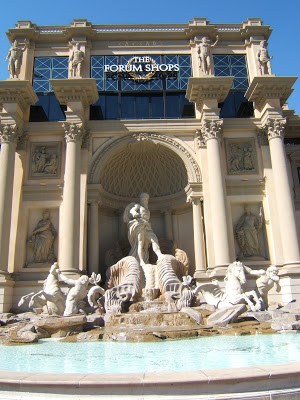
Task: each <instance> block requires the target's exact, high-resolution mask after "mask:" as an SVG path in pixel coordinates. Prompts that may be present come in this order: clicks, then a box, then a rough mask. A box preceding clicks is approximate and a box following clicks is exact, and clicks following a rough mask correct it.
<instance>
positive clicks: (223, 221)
mask: <svg viewBox="0 0 300 400" xmlns="http://www.w3.org/2000/svg"><path fill="white" fill-rule="evenodd" d="M222 124H223V121H222V120H220V119H212V120H203V123H202V127H201V131H200V133H201V135H202V139H203V141H204V143H205V144H206V146H207V160H208V175H209V177H208V180H209V193H210V207H211V210H212V229H213V238H214V248H215V266H224V265H228V264H229V263H230V247H229V236H228V228H227V225H228V224H227V222H228V221H227V208H226V191H225V183H224V179H223V168H222V162H221V150H220V139H221V134H222Z"/></svg>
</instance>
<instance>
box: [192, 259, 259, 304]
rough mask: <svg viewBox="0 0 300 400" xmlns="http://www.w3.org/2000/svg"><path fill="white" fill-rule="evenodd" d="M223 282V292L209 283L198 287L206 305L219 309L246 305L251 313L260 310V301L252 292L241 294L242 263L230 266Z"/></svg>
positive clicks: (243, 276)
mask: <svg viewBox="0 0 300 400" xmlns="http://www.w3.org/2000/svg"><path fill="white" fill-rule="evenodd" d="M224 282H225V289H224V290H222V289H221V288H220V287H219V286H217V285H214V284H211V283H208V284H204V285H200V286H198V288H199V290H200V291H201V293H202V295H203V297H204V299H205V301H206V302H207V303H208V304H212V305H214V306H216V307H217V308H219V309H220V308H227V307H231V306H234V305H236V304H243V303H246V304H247V305H248V306H249V307H250V308H251V310H252V311H258V310H260V309H261V301H260V299H259V298H258V296H257V294H256V292H255V291H254V290H251V291H249V292H245V293H244V292H243V289H242V285H244V284H245V283H246V275H245V268H244V265H243V263H241V262H239V261H235V262H233V263H232V264H230V265H229V266H228V268H227V271H226V275H225V278H224ZM198 288H197V291H198ZM252 299H253V300H254V302H253V301H252Z"/></svg>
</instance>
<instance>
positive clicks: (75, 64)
mask: <svg viewBox="0 0 300 400" xmlns="http://www.w3.org/2000/svg"><path fill="white" fill-rule="evenodd" d="M84 57H85V54H84V52H83V51H82V50H80V44H79V43H76V45H75V49H74V50H73V51H72V53H71V55H70V58H69V63H70V72H71V77H75V76H77V77H81V69H82V64H83V62H84Z"/></svg>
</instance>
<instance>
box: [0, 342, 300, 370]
mask: <svg viewBox="0 0 300 400" xmlns="http://www.w3.org/2000/svg"><path fill="white" fill-rule="evenodd" d="M293 361H300V340H299V336H298V335H297V334H274V335H249V336H225V335H224V336H214V337H199V338H193V339H181V340H167V341H161V342H140V343H131V342H101V341H97V342H82V343H80V342H79V343H78V342H77V343H68V342H60V341H57V340H55V339H46V340H41V341H40V343H39V344H33V345H18V346H1V367H2V369H6V370H14V371H28V372H59V373H66V372H67V373H140V372H143V373H145V372H155V371H156V372H158V371H187V370H199V369H216V368H236V367H247V366H256V365H266V364H278V363H286V362H293Z"/></svg>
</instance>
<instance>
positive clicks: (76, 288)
mask: <svg viewBox="0 0 300 400" xmlns="http://www.w3.org/2000/svg"><path fill="white" fill-rule="evenodd" d="M59 277H60V279H61V280H62V281H63V282H65V283H66V284H67V285H69V286H73V287H72V288H71V289H70V290H69V292H68V294H67V299H66V308H65V311H64V316H65V317H68V316H70V315H75V314H78V313H79V311H80V309H81V306H80V302H81V301H82V300H83V299H84V298H85V297H86V296H87V293H88V285H89V283H90V280H89V277H88V276H86V275H82V276H81V277H80V278H79V279H70V278H67V277H66V276H65V275H63V274H62V273H60V275H59Z"/></svg>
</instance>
